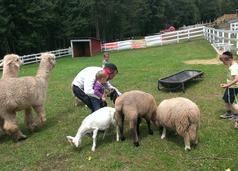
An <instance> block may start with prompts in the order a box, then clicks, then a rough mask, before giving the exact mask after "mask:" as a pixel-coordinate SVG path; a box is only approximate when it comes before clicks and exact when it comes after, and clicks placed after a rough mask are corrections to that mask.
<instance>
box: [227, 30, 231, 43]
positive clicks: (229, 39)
mask: <svg viewBox="0 0 238 171" xmlns="http://www.w3.org/2000/svg"><path fill="white" fill-rule="evenodd" d="M228 44H231V33H228Z"/></svg>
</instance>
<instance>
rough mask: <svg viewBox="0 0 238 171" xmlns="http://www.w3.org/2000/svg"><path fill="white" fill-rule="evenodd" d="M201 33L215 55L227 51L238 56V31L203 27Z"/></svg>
mask: <svg viewBox="0 0 238 171" xmlns="http://www.w3.org/2000/svg"><path fill="white" fill-rule="evenodd" d="M203 33H204V37H205V38H206V39H207V40H208V41H209V42H210V43H211V45H212V46H213V47H214V48H215V50H216V51H217V53H221V52H223V51H226V50H229V51H234V52H236V54H238V31H233V30H221V29H214V28H210V27H204V31H203Z"/></svg>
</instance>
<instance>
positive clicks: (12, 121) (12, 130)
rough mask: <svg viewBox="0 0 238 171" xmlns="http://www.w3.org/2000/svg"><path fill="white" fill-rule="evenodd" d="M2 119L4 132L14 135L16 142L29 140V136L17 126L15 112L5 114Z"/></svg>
mask: <svg viewBox="0 0 238 171" xmlns="http://www.w3.org/2000/svg"><path fill="white" fill-rule="evenodd" d="M2 118H3V120H4V125H3V129H4V131H5V132H6V133H7V134H9V135H12V136H13V139H14V140H15V141H20V140H24V139H26V138H27V136H26V135H24V134H23V133H22V132H21V130H20V129H19V127H18V126H17V122H16V113H15V112H13V113H5V115H4V116H3V117H2Z"/></svg>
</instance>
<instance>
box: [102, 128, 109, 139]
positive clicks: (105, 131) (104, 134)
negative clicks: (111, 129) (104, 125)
mask: <svg viewBox="0 0 238 171" xmlns="http://www.w3.org/2000/svg"><path fill="white" fill-rule="evenodd" d="M107 133H108V129H105V130H104V133H103V137H102V139H103V140H104V138H105V136H106V134H107Z"/></svg>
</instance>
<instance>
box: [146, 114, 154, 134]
mask: <svg viewBox="0 0 238 171" xmlns="http://www.w3.org/2000/svg"><path fill="white" fill-rule="evenodd" d="M145 120H146V123H147V127H148V132H149V134H150V135H153V130H152V129H151V124H150V119H148V118H146V119H145Z"/></svg>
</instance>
